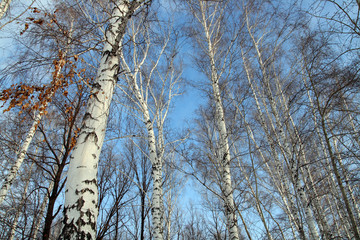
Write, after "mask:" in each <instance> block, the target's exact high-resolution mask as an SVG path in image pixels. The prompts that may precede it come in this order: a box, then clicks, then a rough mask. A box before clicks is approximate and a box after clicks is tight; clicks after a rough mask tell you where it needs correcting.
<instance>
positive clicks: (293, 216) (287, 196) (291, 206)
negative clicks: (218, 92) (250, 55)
mask: <svg viewBox="0 0 360 240" xmlns="http://www.w3.org/2000/svg"><path fill="white" fill-rule="evenodd" d="M241 52H242V59H243V62H244V68H245V72H246V76H247V79H248V83H249V86H250V89H251V92H252V95H253V97H254V100H255V105H256V108H257V111H258V114H259V119H260V124H261V126H262V128H263V129H264V132H265V136H266V139H267V141H268V142H269V144H270V148H271V155H272V157H273V163H274V165H275V166H274V167H270V166H269V164H268V162H267V161H264V162H265V166H266V167H267V169H268V172H269V174H270V176H271V177H272V178H273V182H274V184H275V185H276V187H277V189H278V191H279V193H280V195H281V197H282V200H283V202H284V204H285V206H286V210H287V211H286V213H287V215H288V217H289V219H290V224H291V228H292V229H293V225H295V228H296V230H297V232H298V233H299V235H300V239H302V240H305V232H304V229H303V226H302V224H301V222H300V218H299V215H298V211H297V208H296V206H295V201H294V196H293V194H291V193H290V188H289V183H288V180H287V178H286V177H285V176H286V175H285V173H284V170H283V167H282V163H281V161H280V159H279V156H278V153H277V151H276V149H275V142H274V139H273V137H272V136H271V131H270V129H269V127H268V126H267V123H266V121H265V116H264V114H263V112H262V111H261V108H260V102H259V100H258V96H257V92H258V90H256V89H255V86H254V82H253V79H252V75H251V70H250V69H249V66H248V61H247V58H246V56H245V54H244V52H243V50H242V51H241ZM264 107H266V106H264ZM265 110H266V112H267V111H268V110H267V108H265ZM269 122H270V125H271V129H273V132H275V131H274V129H275V127H274V125H273V123H272V120H271V119H269ZM253 139H254V138H253ZM263 158H264V159H265V157H263ZM274 174H276V177H277V178H278V179H279V180H280V181H279V180H278V179H275V178H274V177H273V176H274Z"/></svg>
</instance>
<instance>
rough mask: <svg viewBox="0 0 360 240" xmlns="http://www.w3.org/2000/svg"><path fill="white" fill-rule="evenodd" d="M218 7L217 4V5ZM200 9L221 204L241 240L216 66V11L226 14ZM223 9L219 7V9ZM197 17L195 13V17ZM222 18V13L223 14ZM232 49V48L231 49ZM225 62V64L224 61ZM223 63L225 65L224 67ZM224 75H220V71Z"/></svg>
mask: <svg viewBox="0 0 360 240" xmlns="http://www.w3.org/2000/svg"><path fill="white" fill-rule="evenodd" d="M215 4H216V3H215ZM199 6H200V13H199V16H196V17H197V18H198V20H199V22H200V24H201V25H202V27H203V31H204V35H205V41H206V44H207V46H206V47H207V49H204V50H205V51H206V54H207V56H208V58H209V64H210V66H209V70H210V76H209V78H210V79H209V80H210V81H211V87H212V93H211V94H212V101H213V102H214V104H215V125H216V131H217V132H218V134H219V139H218V148H219V149H218V153H217V156H218V159H217V162H218V164H219V165H220V168H221V169H220V172H221V183H220V186H221V191H222V200H223V204H224V210H225V217H226V225H227V229H228V231H229V239H231V240H237V239H240V237H239V229H238V222H237V216H236V206H235V203H234V197H233V187H232V181H231V170H230V163H231V155H230V148H229V142H228V141H229V140H228V132H227V127H226V122H225V114H224V108H223V104H222V99H221V91H220V87H219V80H220V77H221V73H220V74H219V73H218V70H217V68H218V67H219V66H217V63H216V56H215V55H216V52H217V46H216V45H217V44H218V39H217V38H218V37H219V36H218V34H220V33H219V32H218V31H219V28H220V24H221V21H220V19H221V18H220V17H219V16H216V15H217V13H216V11H219V12H221V11H223V10H217V8H215V9H216V10H214V12H213V13H210V14H211V15H210V16H207V9H206V8H207V7H208V5H207V3H206V2H202V1H199ZM218 7H219V8H220V6H218ZM195 14H196V13H195ZM220 15H221V13H220ZM229 47H230V46H229ZM224 61H225V62H226V60H224ZM225 62H224V64H225ZM220 72H221V71H220Z"/></svg>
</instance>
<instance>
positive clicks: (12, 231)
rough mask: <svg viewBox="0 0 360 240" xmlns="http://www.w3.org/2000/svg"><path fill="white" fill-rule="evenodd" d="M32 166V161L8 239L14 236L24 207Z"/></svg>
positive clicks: (11, 239) (10, 239)
mask: <svg viewBox="0 0 360 240" xmlns="http://www.w3.org/2000/svg"><path fill="white" fill-rule="evenodd" d="M33 166H34V163H32V164H31V166H30V169H29V173H28V174H29V176H28V178H27V180H26V183H25V186H24V192H23V194H22V195H21V201H20V204H18V211H17V212H16V214H15V217H14V221H13V223H12V225H11V231H10V235H9V240H13V239H14V236H15V230H16V227H17V225H18V222H19V217H20V213H21V210H22V208H23V207H24V204H25V202H26V195H27V191H28V187H29V184H30V180H31V174H32V168H33Z"/></svg>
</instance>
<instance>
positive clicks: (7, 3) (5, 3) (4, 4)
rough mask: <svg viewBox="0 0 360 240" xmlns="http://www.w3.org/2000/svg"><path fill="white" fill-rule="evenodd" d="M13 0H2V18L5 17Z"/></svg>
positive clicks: (0, 15) (0, 5)
mask: <svg viewBox="0 0 360 240" xmlns="http://www.w3.org/2000/svg"><path fill="white" fill-rule="evenodd" d="M10 3H11V0H2V1H1V2H0V20H1V19H2V18H3V17H4V15H5V13H6V11H7V10H8V8H9V6H10Z"/></svg>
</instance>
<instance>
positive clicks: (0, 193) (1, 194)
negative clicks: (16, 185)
mask: <svg viewBox="0 0 360 240" xmlns="http://www.w3.org/2000/svg"><path fill="white" fill-rule="evenodd" d="M72 31H73V24H72V23H71V26H70V30H69V38H68V40H67V43H66V47H65V50H64V51H63V52H61V53H60V56H59V57H60V59H59V61H57V63H56V64H57V65H56V66H55V69H56V70H55V72H54V73H53V83H52V84H53V85H54V86H56V85H57V84H58V81H61V80H60V79H58V78H59V75H60V73H61V70H62V68H63V66H64V61H62V60H63V59H65V58H66V55H67V53H68V51H69V45H70V42H71V37H72ZM55 92H56V90H52V91H51V92H50V94H49V96H48V98H49V99H51V98H52V97H53V96H54V94H55ZM48 105H49V102H45V103H44V104H43V105H42V106H41V108H40V109H41V110H40V111H38V112H37V113H36V114H35V117H34V120H33V123H32V125H31V127H30V129H29V132H28V133H27V135H26V138H25V140H24V142H23V143H22V145H21V146H20V147H19V150H18V152H17V158H16V160H15V163H14V165H13V166H12V167H11V169H10V172H9V173H8V175H7V176H6V178H5V180H4V183H3V185H2V186H1V189H0V205H1V204H2V202H3V201H4V199H5V197H6V195H7V192H8V191H9V189H10V187H11V185H12V183H13V181H14V180H15V178H16V175H17V172H18V171H19V169H20V167H21V165H22V163H23V161H24V159H25V157H26V154H27V151H28V149H29V147H30V144H31V141H32V139H33V138H34V135H35V133H36V129H37V127H38V125H39V124H40V121H41V119H42V117H43V115H44V114H45V112H46V109H47V107H48Z"/></svg>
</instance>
